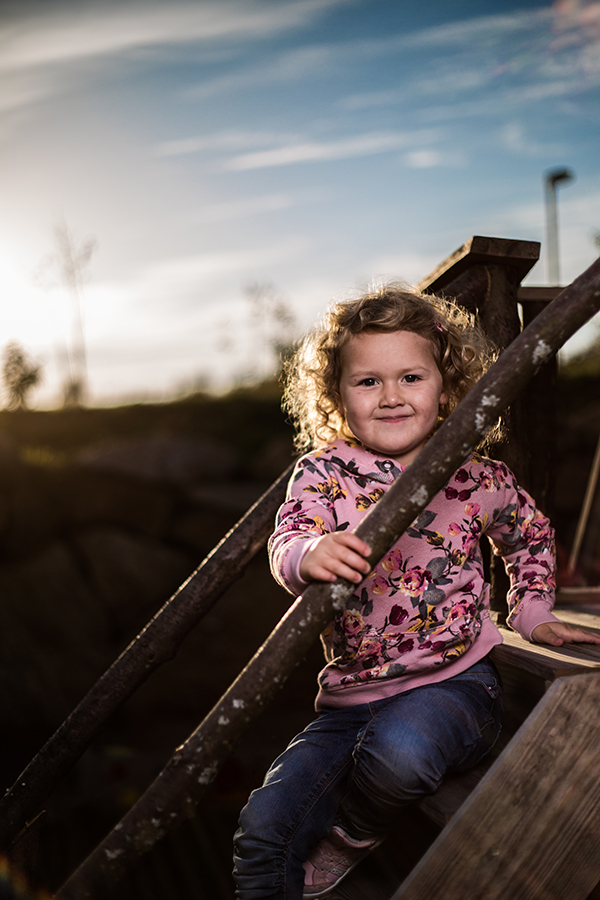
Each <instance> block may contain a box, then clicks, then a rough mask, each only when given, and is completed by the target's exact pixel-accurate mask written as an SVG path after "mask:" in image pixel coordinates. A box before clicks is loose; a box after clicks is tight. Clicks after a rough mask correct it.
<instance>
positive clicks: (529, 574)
mask: <svg viewBox="0 0 600 900" xmlns="http://www.w3.org/2000/svg"><path fill="white" fill-rule="evenodd" d="M401 474H402V469H401V467H399V466H398V465H397V464H396V463H395V462H394V461H393V460H389V459H386V458H385V457H381V456H379V455H377V454H374V453H371V452H370V451H367V450H365V449H364V448H362V447H360V446H358V445H354V444H351V443H348V442H345V441H338V442H337V443H336V444H334V445H332V446H331V447H329V448H326V449H325V450H321V451H317V452H315V453H312V454H308V455H306V456H305V457H303V458H302V459H301V460H300V461H299V462H298V465H297V467H296V470H295V473H294V475H293V476H292V479H291V481H290V486H289V488H288V499H287V500H286V502H285V503H284V504H283V506H282V507H281V509H280V511H279V513H278V517H277V525H276V530H275V532H274V534H273V535H272V537H271V539H270V544H269V549H270V558H271V567H272V570H273V574H274V575H275V577H276V578H277V580H278V581H279V582H280V583H281V584H283V586H284V587H286V588H287V589H288V590H290V591H292V592H293V593H300V592H301V590H302V584H301V583H299V575H298V571H297V569H298V568H299V566H298V565H297V562H294V560H297V559H298V551H299V550H300V551H301V550H302V548H301V547H300V548H299V547H298V543H297V542H298V541H306V540H311V541H312V540H314V539H315V538H317V537H319V536H320V535H322V534H324V533H326V532H328V531H336V530H341V529H353V528H355V527H356V525H357V524H358V523H359V522H360V521H361V519H362V518H363V517H364V515H366V514H367V512H368V510H369V509H370V508H371V507H372V505H373V504H375V503H377V501H378V500H379V499H380V497H381V496H383V494H384V493H385V491H386V490H387V489H388V487H389V486H390V484H391V483H392V482H393V481H394V480H395V479H396V478H397V477H401ZM484 538H486V539H489V540H490V542H491V544H492V550H493V552H494V553H495V554H499V555H500V556H502V557H503V559H504V563H505V566H506V569H507V572H508V575H509V578H510V590H509V593H508V597H507V600H508V605H509V609H510V616H509V623H510V624H512V625H513V627H515V629H516V630H519V618H520V613H521V612H522V610H523V609H524V608H525V607H526V606H528V605H529V604H531V603H536V602H539V603H540V604H542V605H543V611H544V612H548V611H549V610H550V609H551V607H552V603H553V597H554V565H555V564H554V532H553V529H552V528H551V527H550V524H549V522H548V520H547V519H546V517H545V516H543V515H542V513H541V512H540V511H539V510H538V509H537V508H536V507H535V504H534V503H533V500H532V499H531V497H530V496H529V495H528V494H527V493H526V492H525V491H523V490H522V489H521V488H520V487H519V486H518V485H517V484H516V481H515V478H514V476H513V474H512V473H511V472H510V470H509V469H508V468H507V467H506V466H505V465H504V464H503V463H501V462H496V461H494V460H490V459H486V458H484V457H482V456H479V455H478V454H475V453H473V454H471V455H470V456H469V458H468V459H467V460H466V461H465V462H464V464H463V465H462V466H461V467H460V468H459V469H458V470H457V471H456V472H455V473H454V475H453V477H452V478H451V479H450V480H449V482H448V483H447V485H446V486H445V488H443V489H442V490H441V491H440V492H439V493H438V494H437V495H436V496H435V497H434V498H433V500H432V501H431V503H430V504H429V505H428V506H427V508H426V509H424V510H423V511H422V512H421V514H420V515H419V516H418V517H417V518H416V519H415V521H414V522H413V523H412V524H411V525H410V527H409V528H408V529H407V530H406V532H405V533H404V534H403V535H402V537H401V538H400V539H399V541H398V542H397V543H396V544H395V545H394V546H393V548H392V549H391V550H390V551H389V552H388V553H387V554H386V555H385V557H384V558H383V559H382V560H381V561H380V563H379V564H378V565H377V566H376V567H375V568H374V569H373V571H372V572H371V573H370V575H368V576H367V577H366V578H365V579H364V581H363V582H362V583H361V584H360V585H359V586H358V588H357V590H356V591H355V592H354V593H353V595H352V596H351V597H350V598H349V600H348V601H347V603H346V606H345V609H344V610H342V611H341V612H340V613H338V614H337V615H336V617H335V619H334V620H333V621H332V622H331V623H330V624H329V625H328V626H327V628H326V629H325V631H324V632H323V634H322V642H323V646H324V650H325V657H326V660H327V665H326V666H325V668H324V669H323V671H322V673H321V675H320V686H321V689H322V690H324V691H339V690H343V689H344V688H346V687H349V686H352V685H357V684H361V683H368V682H372V681H376V680H381V679H391V678H398V677H402V676H405V675H407V674H413V675H414V674H415V673H422V672H427V671H432V670H435V669H436V668H438V667H440V666H443V665H446V664H448V663H450V662H452V661H453V660H456V659H458V658H459V657H461V656H462V655H463V654H465V653H466V652H467V651H468V650H469V648H470V647H471V646H472V645H473V644H474V642H475V641H476V640H477V637H478V635H479V633H480V631H481V628H482V623H483V621H484V619H489V585H488V584H487V583H486V580H485V575H484V565H483V557H482V552H481V541H482V539H484ZM294 545H295V551H294V552H290V551H292V548H294ZM542 618H543V616H542ZM549 618H552V617H551V616H550V617H549ZM488 625H489V623H488Z"/></svg>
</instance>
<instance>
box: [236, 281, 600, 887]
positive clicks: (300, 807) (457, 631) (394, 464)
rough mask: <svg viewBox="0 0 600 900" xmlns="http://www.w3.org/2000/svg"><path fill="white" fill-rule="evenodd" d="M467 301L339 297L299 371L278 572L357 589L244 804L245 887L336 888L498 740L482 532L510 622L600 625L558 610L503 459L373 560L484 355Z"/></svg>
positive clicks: (476, 470)
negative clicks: (567, 619) (374, 516)
mask: <svg viewBox="0 0 600 900" xmlns="http://www.w3.org/2000/svg"><path fill="white" fill-rule="evenodd" d="M489 359H490V354H489V350H488V346H487V344H486V342H485V340H484V338H483V337H482V335H481V333H480V332H479V331H478V329H477V328H476V327H475V326H474V325H473V323H472V321H471V319H470V317H469V316H468V315H467V314H466V313H464V312H463V311H461V310H460V309H459V308H458V307H456V306H454V305H452V304H450V303H448V302H446V301H443V300H440V299H438V298H436V297H432V296H421V295H419V294H416V293H413V292H410V291H408V290H404V289H401V288H397V287H394V286H392V287H386V288H382V289H381V290H378V291H375V292H373V293H369V294H366V295H365V296H363V297H360V298H359V299H357V300H354V301H350V302H346V303H338V304H335V305H334V306H332V307H331V309H330V310H329V313H328V315H327V316H326V318H325V321H324V323H323V325H322V327H321V328H320V329H318V330H317V331H315V332H314V333H313V334H311V335H309V337H308V338H307V339H306V340H305V341H304V343H303V345H302V346H301V347H300V349H299V351H298V353H297V354H296V356H295V357H294V359H293V360H292V363H291V366H290V367H289V372H288V385H287V391H286V403H287V408H288V410H289V411H290V412H291V413H292V415H293V416H294V417H295V419H296V421H297V424H298V433H299V442H300V444H301V445H303V446H304V447H306V446H307V445H311V446H312V447H313V448H315V449H314V450H313V452H311V453H308V454H307V455H305V456H304V457H303V458H301V459H300V460H299V462H298V464H297V466H296V469H295V472H294V474H293V476H292V478H291V480H290V484H289V487H288V495H287V500H286V502H285V503H284V504H283V506H282V507H281V509H280V510H279V513H278V517H277V525H276V530H275V533H274V534H273V536H272V538H271V541H270V558H271V566H272V570H273V574H274V576H275V578H276V579H277V581H278V582H279V583H280V584H282V585H283V586H284V587H285V588H287V590H289V591H290V592H291V593H292V594H295V595H298V594H301V593H302V591H303V589H304V588H305V587H306V585H307V584H308V583H309V582H311V581H328V582H333V581H335V580H336V579H337V578H339V577H341V578H345V579H347V580H349V581H351V582H354V583H355V584H356V586H357V587H356V591H355V593H354V594H353V595H352V597H351V598H350V600H349V601H348V602H347V604H346V607H345V609H344V610H343V611H342V612H341V613H339V614H338V615H337V616H336V617H335V619H334V621H333V622H332V623H331V624H330V625H329V626H328V627H327V628H326V630H325V632H324V633H323V635H322V641H323V645H324V649H325V657H326V661H327V663H326V665H325V668H324V669H323V670H322V672H321V673H320V676H319V692H318V696H317V700H316V709H317V711H318V713H319V715H318V717H317V719H316V720H315V721H314V722H312V723H311V724H310V725H309V726H308V727H307V728H306V729H305V731H304V732H302V734H300V735H299V736H298V737H296V738H295V739H294V740H293V741H292V743H291V744H290V746H289V747H288V748H287V750H286V751H285V752H284V753H283V754H282V755H281V756H280V757H279V759H277V760H276V761H275V763H274V764H273V766H272V767H271V769H270V770H269V772H268V773H267V776H266V778H265V782H264V784H263V786H262V787H261V788H259V789H258V790H256V791H254V792H253V793H252V794H251V796H250V798H249V801H248V804H247V806H246V807H245V809H244V810H243V811H242V814H241V818H240V828H239V829H238V832H237V834H236V839H235V840H236V847H235V864H236V865H235V873H234V874H235V879H236V883H237V889H238V891H237V896H238V897H239V898H241V900H266V898H278V900H284V898H285V900H300V898H301V897H320V896H323V895H324V894H327V893H328V892H329V891H330V890H331V889H332V888H333V887H334V886H335V885H336V884H337V883H338V882H339V881H340V880H341V879H342V878H343V877H344V876H345V875H346V874H347V873H348V872H349V871H350V869H351V868H353V866H354V865H356V863H357V862H358V861H359V860H360V859H361V858H362V857H363V856H364V855H365V854H366V853H367V852H368V851H369V850H371V849H372V848H373V847H375V846H376V845H377V844H378V843H379V842H380V841H381V840H382V839H383V836H384V835H385V833H386V831H387V830H389V829H390V828H391V827H392V826H393V824H394V821H395V819H396V816H397V813H398V810H399V809H400V808H401V807H402V806H404V805H405V804H407V803H409V802H410V801H412V800H415V799H416V798H418V797H421V796H422V795H424V794H428V793H432V792H433V791H435V790H436V788H437V787H438V785H439V784H440V781H441V780H442V778H443V776H444V775H445V774H446V772H448V771H449V770H454V771H457V770H460V769H464V768H467V767H469V766H472V765H474V764H475V763H477V762H478V761H479V760H480V759H481V758H482V757H483V756H484V755H485V754H486V753H487V752H488V750H489V749H490V747H491V746H492V745H493V743H494V742H495V740H496V738H497V736H498V733H499V730H500V720H501V715H502V697H501V688H500V684H499V681H498V675H497V672H496V670H495V668H494V665H493V663H492V662H491V660H490V658H489V653H490V650H491V649H492V647H494V646H495V645H496V644H499V643H500V642H501V641H502V638H501V636H500V633H499V631H498V630H497V628H496V626H495V625H494V623H493V621H492V619H491V618H490V614H489V585H488V584H487V583H486V582H485V576H484V569H483V561H482V555H481V550H480V541H481V538H482V537H484V536H485V537H486V538H488V539H489V540H490V541H491V542H492V545H493V548H494V552H495V553H498V554H500V555H501V556H502V557H503V558H504V562H505V565H506V568H507V571H508V574H509V576H510V581H511V587H510V591H509V594H508V598H507V599H508V604H509V608H510V615H509V623H510V625H511V627H512V628H514V629H515V630H516V631H518V632H519V634H521V635H522V636H523V637H525V638H527V639H528V640H532V641H534V640H535V641H544V642H548V643H553V644H562V643H563V642H564V641H573V640H577V641H579V640H581V641H591V642H595V643H598V642H600V637H596V636H594V635H592V634H588V633H586V632H582V631H581V630H579V629H574V628H571V627H569V626H567V625H564V624H562V623H560V622H559V621H558V620H557V619H556V617H555V616H554V615H553V613H552V612H551V609H552V605H553V600H554V543H553V531H552V529H551V528H550V525H549V523H548V520H547V519H546V518H545V517H544V516H543V515H542V514H541V513H540V512H539V511H538V510H537V509H536V508H535V505H534V503H533V501H532V499H531V497H529V496H528V494H526V493H525V491H523V490H521V489H520V488H519V487H518V486H517V484H516V483H515V479H514V477H513V475H512V474H511V472H510V471H509V470H508V469H507V468H506V466H505V465H504V464H503V463H500V462H494V461H492V460H490V459H486V458H483V457H482V456H480V455H478V454H476V453H472V454H471V455H470V456H469V457H468V458H467V459H466V460H465V461H464V463H463V465H462V466H461V467H460V468H459V469H458V471H457V472H455V473H454V475H453V476H452V478H451V479H450V480H449V482H448V484H447V485H446V487H445V488H444V489H443V490H442V491H440V493H439V494H437V495H436V497H435V498H434V499H433V500H432V501H431V503H430V504H429V506H428V507H427V508H426V509H425V510H424V511H423V512H422V513H421V514H420V515H419V516H418V518H417V519H416V520H415V522H413V523H412V525H411V526H410V528H408V529H407V530H406V532H405V534H404V535H403V536H402V537H401V538H400V540H399V541H398V542H397V543H396V544H395V545H394V546H393V548H392V549H391V550H390V551H389V552H388V553H387V554H386V555H385V557H384V558H383V559H382V561H381V562H380V563H379V564H378V565H377V566H376V567H375V568H374V569H373V570H372V571H371V570H370V567H369V564H368V562H367V561H366V559H365V557H366V556H368V554H369V548H368V546H367V545H366V544H365V543H364V542H363V541H362V540H360V539H359V538H358V537H357V536H356V535H354V534H353V533H352V531H353V529H354V528H355V527H356V526H357V524H358V523H359V522H360V520H361V518H362V517H363V516H364V515H365V513H366V511H367V510H368V509H369V508H370V507H371V506H372V504H374V503H376V502H377V501H378V499H379V498H380V497H381V496H382V495H383V494H384V493H385V491H386V490H387V489H388V488H389V486H390V485H391V484H392V482H393V481H394V480H395V479H396V478H399V477H402V472H403V471H404V469H405V468H406V466H409V465H411V463H413V462H414V460H415V459H416V458H417V456H418V454H419V452H420V451H421V449H422V448H423V446H424V445H425V443H426V441H427V440H428V438H429V437H430V436H431V435H432V433H433V432H434V431H435V430H436V428H437V427H438V425H439V423H440V422H441V421H443V419H445V418H446V417H447V416H448V415H449V413H450V412H451V411H452V410H453V409H454V408H455V407H456V405H457V404H458V403H459V401H460V400H461V399H462V398H463V396H464V395H465V394H466V393H467V392H468V390H469V389H470V388H471V387H472V386H473V385H474V384H475V382H476V381H477V379H478V378H479V377H480V376H481V375H482V374H483V372H484V371H485V369H486V367H487V365H488V363H489Z"/></svg>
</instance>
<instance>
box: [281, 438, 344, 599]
mask: <svg viewBox="0 0 600 900" xmlns="http://www.w3.org/2000/svg"><path fill="white" fill-rule="evenodd" d="M336 490H338V491H339V485H338V483H337V480H336V479H335V477H334V476H333V475H332V474H331V473H329V472H328V471H327V470H326V468H325V467H324V466H323V465H322V464H319V462H318V460H317V458H316V456H315V455H314V454H309V455H307V456H304V457H302V459H300V460H298V463H297V464H296V467H295V469H294V471H293V473H292V477H291V478H290V481H289V484H288V489H287V495H286V500H285V502H284V503H283V505H282V506H281V507H280V508H279V511H278V513H277V518H276V521H275V531H274V532H273V534H272V535H271V537H270V538H269V545H268V550H269V562H270V565H271V572H272V573H273V577H274V578H275V580H276V581H277V582H278V583H279V584H280V585H281V586H282V587H284V588H285V589H286V590H288V591H289V592H290V593H292V594H294V595H296V596H297V595H298V594H301V593H302V591H303V590H304V588H305V587H306V584H307V582H306V581H304V580H303V579H302V578H301V577H300V564H301V562H302V559H303V558H304V555H305V554H306V553H307V552H308V550H309V549H310V547H311V546H312V544H314V542H315V541H316V540H318V538H319V537H321V535H323V534H328V533H329V532H331V531H335V530H336V527H337V526H336V519H335V513H334V508H333V499H334V498H335V494H336Z"/></svg>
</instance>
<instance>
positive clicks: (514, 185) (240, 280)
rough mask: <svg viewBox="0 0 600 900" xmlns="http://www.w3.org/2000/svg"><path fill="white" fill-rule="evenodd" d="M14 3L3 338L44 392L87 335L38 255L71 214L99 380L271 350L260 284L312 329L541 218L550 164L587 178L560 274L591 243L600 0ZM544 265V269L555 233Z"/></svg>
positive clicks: (234, 360)
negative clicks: (85, 256)
mask: <svg viewBox="0 0 600 900" xmlns="http://www.w3.org/2000/svg"><path fill="white" fill-rule="evenodd" d="M3 9H4V12H3V13H2V18H1V19H0V69H1V70H2V72H1V78H0V153H1V155H2V165H1V166H0V181H1V184H0V190H1V195H2V198H3V200H2V204H1V208H0V284H1V285H2V298H3V299H2V307H0V314H1V321H2V323H3V324H2V332H1V334H0V345H2V344H4V343H6V342H7V341H8V340H17V341H19V342H21V343H22V344H23V345H24V346H25V347H26V348H27V349H28V351H29V352H30V353H31V354H32V355H33V356H34V357H35V358H36V359H39V360H40V361H41V362H42V363H43V365H44V371H45V382H44V384H43V385H42V387H41V388H40V389H39V390H38V391H37V393H36V394H35V396H34V398H33V399H34V401H35V403H37V404H38V405H41V406H44V405H51V404H52V403H53V402H56V401H57V398H58V396H59V389H60V383H61V379H62V378H63V376H64V367H63V365H62V364H61V359H62V358H63V357H62V353H63V350H62V348H64V346H65V343H66V342H67V341H68V340H69V337H68V335H69V328H70V325H69V323H70V309H69V305H68V301H67V298H66V296H65V295H64V293H63V292H61V290H60V289H59V288H52V287H51V286H50V285H49V284H48V282H46V283H45V287H44V286H42V285H40V282H39V279H37V280H36V278H35V277H34V273H35V272H36V270H37V267H38V266H39V264H40V262H41V261H43V260H44V259H45V258H46V257H47V256H48V254H50V253H52V252H53V249H54V245H53V227H54V226H55V225H56V224H57V223H60V222H65V223H66V224H67V226H68V228H69V229H70V231H71V233H72V235H73V238H74V240H75V243H76V245H77V244H79V243H80V242H82V241H84V240H85V239H86V238H87V237H89V236H90V235H93V236H94V237H95V238H96V240H97V249H96V251H95V253H94V255H93V256H92V259H91V263H90V266H89V280H88V282H87V283H86V284H85V287H84V296H83V309H84V316H85V333H86V344H87V353H88V369H89V383H90V402H92V403H102V402H118V401H120V400H127V399H133V398H142V397H146V398H166V397H169V396H172V395H174V394H176V393H177V392H180V391H182V390H186V389H190V388H193V387H194V386H195V385H202V386H210V387H214V388H222V387H225V386H226V385H227V384H229V383H231V380H232V379H241V378H243V377H244V376H246V375H247V374H248V373H249V372H250V371H254V372H255V373H256V372H258V374H264V373H266V372H267V370H268V367H269V364H270V359H269V358H268V353H267V350H266V349H265V347H266V344H267V341H268V334H267V331H268V329H267V325H265V324H263V326H260V325H259V324H257V320H256V318H255V319H253V318H252V307H251V304H250V302H249V300H248V296H249V293H248V286H249V285H251V284H259V285H263V286H265V287H264V290H263V296H273V297H275V298H276V299H277V300H278V301H281V302H284V303H285V304H286V306H287V308H288V309H289V310H290V311H291V312H292V313H293V315H294V320H295V324H294V329H295V333H296V334H299V333H300V332H301V331H302V330H304V329H306V328H308V327H310V325H311V323H312V322H313V321H314V320H315V318H317V317H318V316H319V315H320V313H321V312H322V311H323V309H324V307H325V306H326V304H327V302H328V301H329V300H330V299H331V298H332V297H336V298H339V297H344V296H347V295H348V294H349V293H351V292H352V291H354V290H356V289H361V288H363V287H365V286H366V285H367V284H369V283H371V282H372V281H374V280H380V279H389V278H402V279H404V280H408V281H409V282H415V281H418V280H419V279H420V278H422V277H424V276H425V275H426V274H427V273H428V272H429V271H430V270H432V269H433V268H434V267H435V266H436V265H437V263H438V262H440V261H441V260H442V259H443V258H444V257H446V256H448V255H449V254H450V253H451V252H452V251H453V250H455V249H456V248H457V247H458V246H460V244H462V243H463V242H464V241H465V240H466V239H467V238H468V237H470V236H471V235H473V234H485V235H494V236H498V237H509V238H520V239H525V240H541V241H543V240H544V206H543V191H542V174H543V172H544V171H545V170H547V169H548V168H550V167H554V166H562V165H566V166H569V167H570V168H571V169H573V171H574V172H575V173H576V176H577V178H576V180H575V181H574V182H572V183H570V184H568V185H565V186H563V187H562V188H561V190H560V192H559V206H560V242H561V260H560V262H561V280H562V281H563V282H564V283H567V282H568V281H570V280H572V279H573V278H574V277H576V276H577V275H578V274H579V273H580V272H581V271H583V270H584V269H585V268H586V267H587V266H588V265H590V263H591V262H592V261H593V260H594V259H595V257H596V256H597V254H598V248H597V246H596V244H595V242H594V235H595V233H596V232H598V231H600V153H599V152H598V147H599V137H600V103H599V100H600V3H599V2H590V0H559V2H555V3H548V2H527V0H523V2H517V0H504V2H491V0H487V2H486V0H479V2H477V3H475V2H471V0H445V2H444V0H433V2H428V3H423V2H421V3H418V2H416V0H407V2H402V0H218V2H208V0H195V2H193V0H166V2H149V0H139V2H128V0H125V2H119V3H111V2H94V0H87V2H84V0H81V2H70V3H60V2H57V3H53V2H47V0H44V2H42V0H39V2H31V0H19V2H14V3H12V4H10V3H9V4H8V5H7V4H6V3H5V4H4V7H3ZM527 283H529V284H545V283H547V276H546V268H545V261H544V257H543V255H542V260H541V262H540V263H539V264H538V265H537V266H536V267H535V269H534V270H533V272H532V273H531V275H530V276H529V277H528V279H527ZM268 285H270V287H266V286H268ZM587 334H588V336H589V335H590V334H592V329H591V328H590V329H588V331H587ZM263 345H264V346H263Z"/></svg>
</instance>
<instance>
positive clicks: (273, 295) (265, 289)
mask: <svg viewBox="0 0 600 900" xmlns="http://www.w3.org/2000/svg"><path fill="white" fill-rule="evenodd" d="M245 294H246V298H247V300H248V303H249V320H250V321H249V324H250V340H251V353H252V362H253V363H254V364H255V365H256V366H257V368H258V371H259V373H260V372H261V370H262V373H263V374H271V373H272V372H273V371H274V370H277V369H280V368H281V359H282V356H283V355H284V354H285V352H286V350H287V348H288V347H289V346H290V344H291V343H292V340H293V333H294V329H295V326H296V319H295V316H294V313H293V312H292V310H291V308H290V306H289V304H288V303H287V301H286V300H285V299H284V298H283V297H282V295H281V294H280V293H279V291H278V290H277V288H276V287H275V285H273V284H272V283H271V282H270V281H257V282H252V283H251V284H249V285H248V286H247V287H246V288H245ZM257 355H258V357H259V360H258V362H256V356H257ZM263 359H264V362H262V360H263ZM265 369H266V370H267V371H266V372H265Z"/></svg>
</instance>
